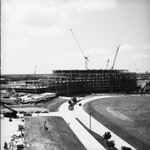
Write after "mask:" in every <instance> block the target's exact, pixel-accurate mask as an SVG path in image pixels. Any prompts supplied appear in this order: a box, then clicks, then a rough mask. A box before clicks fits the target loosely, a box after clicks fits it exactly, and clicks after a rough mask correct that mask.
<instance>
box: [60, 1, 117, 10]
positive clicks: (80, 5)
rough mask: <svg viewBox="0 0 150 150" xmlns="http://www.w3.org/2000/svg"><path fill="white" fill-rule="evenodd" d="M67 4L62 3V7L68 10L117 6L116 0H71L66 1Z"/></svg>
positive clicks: (112, 7) (102, 8) (100, 8)
mask: <svg viewBox="0 0 150 150" xmlns="http://www.w3.org/2000/svg"><path fill="white" fill-rule="evenodd" d="M66 2H67V3H64V4H65V5H62V6H61V8H62V9H67V10H76V11H80V12H81V11H83V10H107V9H114V8H116V1H115V0H75V1H73V0H71V1H66Z"/></svg>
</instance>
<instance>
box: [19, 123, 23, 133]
mask: <svg viewBox="0 0 150 150" xmlns="http://www.w3.org/2000/svg"><path fill="white" fill-rule="evenodd" d="M18 130H19V131H21V133H22V131H23V130H24V126H23V125H21V124H19V125H18Z"/></svg>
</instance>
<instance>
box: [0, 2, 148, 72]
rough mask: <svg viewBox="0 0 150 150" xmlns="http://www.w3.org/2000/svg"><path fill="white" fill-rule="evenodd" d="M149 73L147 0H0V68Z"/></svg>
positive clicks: (16, 70)
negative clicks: (87, 69)
mask: <svg viewBox="0 0 150 150" xmlns="http://www.w3.org/2000/svg"><path fill="white" fill-rule="evenodd" d="M70 28H71V29H72V31H73V32H74V35H75V36H76V38H77V40H78V42H79V44H80V47H81V48H82V50H83V51H84V54H85V56H89V57H88V58H89V60H90V61H89V63H88V68H89V69H105V68H106V64H107V59H110V62H109V66H108V68H111V67H112V64H113V60H114V56H115V52H116V49H117V46H118V45H119V44H122V45H121V47H120V49H119V52H118V56H117V59H116V63H115V67H114V69H128V70H129V71H131V72H146V71H148V72H150V0H1V70H2V71H1V72H2V73H5V74H14V73H15V74H18V73H19V74H33V73H34V71H35V66H36V65H37V69H36V73H51V72H52V70H57V69H85V62H84V57H83V55H82V53H81V51H80V49H79V47H78V45H77V43H76V41H75V39H74V37H73V35H72V33H71V32H70Z"/></svg>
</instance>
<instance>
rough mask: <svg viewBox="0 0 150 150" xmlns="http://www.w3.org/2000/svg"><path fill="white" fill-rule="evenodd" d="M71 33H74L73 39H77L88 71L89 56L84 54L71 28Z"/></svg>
mask: <svg viewBox="0 0 150 150" xmlns="http://www.w3.org/2000/svg"><path fill="white" fill-rule="evenodd" d="M70 31H71V33H72V35H73V37H74V39H75V41H76V43H77V45H78V47H79V49H80V50H81V53H82V55H83V56H84V59H85V70H87V69H88V61H89V59H88V56H85V55H84V52H83V50H82V48H81V47H80V44H79V42H78V40H77V38H76V37H75V35H74V33H73V31H72V29H71V28H70Z"/></svg>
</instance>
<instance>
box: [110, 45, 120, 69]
mask: <svg viewBox="0 0 150 150" xmlns="http://www.w3.org/2000/svg"><path fill="white" fill-rule="evenodd" d="M120 46H121V44H120V45H119V46H118V47H117V50H116V54H115V58H114V62H113V65H112V67H111V69H112V70H113V69H114V66H115V62H116V58H117V54H118V51H119V48H120Z"/></svg>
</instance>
